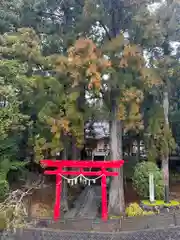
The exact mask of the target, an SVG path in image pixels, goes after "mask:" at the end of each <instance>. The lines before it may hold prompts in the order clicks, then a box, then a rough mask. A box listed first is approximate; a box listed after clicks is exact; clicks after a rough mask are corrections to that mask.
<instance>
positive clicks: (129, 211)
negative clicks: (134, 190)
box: [126, 203, 155, 217]
mask: <svg viewBox="0 0 180 240" xmlns="http://www.w3.org/2000/svg"><path fill="white" fill-rule="evenodd" d="M154 214H155V213H154V212H153V211H143V209H142V208H141V207H140V206H139V204H137V203H131V204H130V205H129V207H127V208H126V215H127V216H128V217H135V216H147V215H154Z"/></svg>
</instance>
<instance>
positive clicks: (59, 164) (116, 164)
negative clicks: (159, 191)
mask: <svg viewBox="0 0 180 240" xmlns="http://www.w3.org/2000/svg"><path fill="white" fill-rule="evenodd" d="M40 162H41V164H42V165H43V166H44V167H56V168H57V169H56V170H45V172H44V174H47V175H56V201H55V205H54V220H55V221H56V220H58V218H60V201H61V188H62V177H63V176H67V175H71V176H77V177H80V176H82V177H83V176H96V177H101V190H102V219H103V220H105V221H106V220H107V219H108V209H107V183H106V177H108V176H118V172H117V171H115V172H109V171H108V170H107V168H120V167H122V166H123V164H124V160H118V161H105V162H102V161H95V162H91V161H76V160H71V161H67V160H56V161H53V160H41V161H40ZM68 167H70V168H79V170H77V171H74V170H72V171H69V170H64V168H68ZM84 168H100V169H101V170H100V171H84ZM90 180H91V179H89V181H90Z"/></svg>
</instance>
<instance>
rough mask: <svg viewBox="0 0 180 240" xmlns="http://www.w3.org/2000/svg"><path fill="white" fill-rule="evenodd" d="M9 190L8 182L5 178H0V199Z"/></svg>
mask: <svg viewBox="0 0 180 240" xmlns="http://www.w3.org/2000/svg"><path fill="white" fill-rule="evenodd" d="M8 192H9V183H8V182H7V181H6V180H0V200H4V199H5V196H6V194H7V193H8Z"/></svg>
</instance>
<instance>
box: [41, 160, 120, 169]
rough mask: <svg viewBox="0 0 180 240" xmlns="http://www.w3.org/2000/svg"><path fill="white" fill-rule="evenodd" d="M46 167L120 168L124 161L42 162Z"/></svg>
mask: <svg viewBox="0 0 180 240" xmlns="http://www.w3.org/2000/svg"><path fill="white" fill-rule="evenodd" d="M41 164H42V165H43V166H44V167H57V168H64V167H77V168H105V169H106V168H120V167H122V166H123V164H124V160H117V161H105V162H103V161H95V162H93V161H77V160H70V161H68V160H55V161H54V160H41Z"/></svg>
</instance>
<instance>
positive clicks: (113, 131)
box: [108, 103, 125, 215]
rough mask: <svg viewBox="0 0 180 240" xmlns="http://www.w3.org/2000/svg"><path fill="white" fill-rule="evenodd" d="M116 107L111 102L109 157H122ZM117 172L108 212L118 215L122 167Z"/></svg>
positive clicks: (121, 192)
mask: <svg viewBox="0 0 180 240" xmlns="http://www.w3.org/2000/svg"><path fill="white" fill-rule="evenodd" d="M116 110H117V107H116V104H115V103H113V106H112V115H111V117H112V120H111V122H110V148H111V159H112V160H120V159H122V156H123V153H122V122H121V121H119V120H117V111H116ZM115 170H116V171H118V172H119V175H118V176H117V177H114V178H113V180H112V182H111V186H110V192H109V206H108V207H109V213H111V214H115V215H119V214H120V213H122V212H123V211H124V207H125V202H124V184H123V168H120V169H115Z"/></svg>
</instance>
